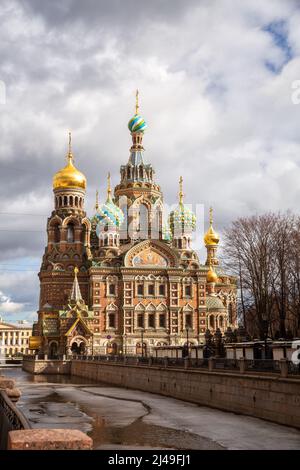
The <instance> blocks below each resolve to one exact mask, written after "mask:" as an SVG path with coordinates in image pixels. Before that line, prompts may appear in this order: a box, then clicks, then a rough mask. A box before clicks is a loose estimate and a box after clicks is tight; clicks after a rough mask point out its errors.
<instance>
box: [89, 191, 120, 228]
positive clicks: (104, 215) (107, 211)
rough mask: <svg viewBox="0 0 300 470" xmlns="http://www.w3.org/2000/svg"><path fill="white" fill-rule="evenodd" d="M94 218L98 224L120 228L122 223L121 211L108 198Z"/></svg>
mask: <svg viewBox="0 0 300 470" xmlns="http://www.w3.org/2000/svg"><path fill="white" fill-rule="evenodd" d="M95 218H96V219H97V221H98V223H99V222H100V223H103V224H109V225H110V224H113V225H115V226H116V227H120V225H121V224H122V223H123V221H124V214H123V212H122V210H121V209H120V208H119V207H118V206H116V204H114V202H113V201H112V199H111V198H108V199H107V200H106V202H105V203H104V204H102V205H101V206H100V207H99V209H98V211H97V212H96V214H95Z"/></svg>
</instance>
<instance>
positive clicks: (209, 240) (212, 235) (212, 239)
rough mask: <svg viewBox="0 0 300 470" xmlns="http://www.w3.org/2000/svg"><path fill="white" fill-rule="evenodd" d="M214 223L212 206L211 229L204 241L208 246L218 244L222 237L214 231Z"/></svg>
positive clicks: (210, 213) (210, 214)
mask: <svg viewBox="0 0 300 470" xmlns="http://www.w3.org/2000/svg"><path fill="white" fill-rule="evenodd" d="M212 224H213V210H212V207H211V208H210V210H209V229H208V230H207V232H206V234H205V235H204V243H205V245H206V246H210V245H218V243H219V241H220V237H219V235H218V234H217V232H215V231H214V229H213V226H212Z"/></svg>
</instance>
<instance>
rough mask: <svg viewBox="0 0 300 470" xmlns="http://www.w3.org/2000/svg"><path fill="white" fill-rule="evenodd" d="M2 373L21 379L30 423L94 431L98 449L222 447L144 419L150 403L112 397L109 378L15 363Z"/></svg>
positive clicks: (22, 400) (23, 408) (23, 407)
mask: <svg viewBox="0 0 300 470" xmlns="http://www.w3.org/2000/svg"><path fill="white" fill-rule="evenodd" d="M4 373H5V375H6V376H9V377H11V378H13V379H15V380H16V381H17V386H18V387H19V388H20V389H21V391H22V396H21V399H20V401H19V404H18V406H19V407H20V408H21V409H22V411H23V413H24V414H25V415H26V417H27V419H28V420H29V421H30V423H31V425H32V427H36V428H69V429H72V428H73V429H80V430H82V431H84V432H86V433H87V434H88V435H89V436H91V437H92V439H93V442H94V448H95V449H103V448H113V449H120V448H131V449H132V448H147V449H159V448H161V449H168V448H171V449H223V447H222V446H220V445H219V444H217V443H214V442H212V441H211V440H209V439H207V438H204V437H201V436H198V435H197V434H193V433H190V432H186V431H182V430H177V429H170V428H167V427H163V426H157V425H152V424H148V423H145V422H144V421H143V418H144V417H145V416H147V415H148V414H151V408H150V407H149V406H147V405H146V404H145V403H143V402H142V400H134V399H126V398H117V397H112V396H110V395H109V391H111V390H112V389H114V388H113V387H109V389H108V388H107V385H105V384H102V385H101V384H99V383H97V384H95V382H94V381H92V380H87V379H84V380H83V379H82V378H80V377H70V376H67V375H66V376H63V375H48V376H46V375H32V374H28V373H26V372H24V371H22V370H21V369H16V368H14V369H6V370H5V371H4ZM115 389H116V390H117V387H115ZM163 399H164V400H167V398H163Z"/></svg>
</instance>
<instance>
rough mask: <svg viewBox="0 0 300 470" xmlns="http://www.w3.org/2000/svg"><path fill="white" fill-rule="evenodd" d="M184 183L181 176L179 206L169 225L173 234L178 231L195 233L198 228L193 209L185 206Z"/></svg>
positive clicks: (171, 216)
mask: <svg viewBox="0 0 300 470" xmlns="http://www.w3.org/2000/svg"><path fill="white" fill-rule="evenodd" d="M182 181H183V179H182V176H181V177H180V180H179V187H180V191H179V205H178V207H177V208H176V209H175V210H174V211H172V212H171V213H170V215H169V224H170V228H171V231H172V233H174V231H176V229H177V230H178V229H180V230H190V231H194V230H195V228H196V216H195V214H194V213H193V212H192V211H191V209H189V208H188V207H186V206H185V205H184V204H183V191H182Z"/></svg>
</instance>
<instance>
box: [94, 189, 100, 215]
mask: <svg viewBox="0 0 300 470" xmlns="http://www.w3.org/2000/svg"><path fill="white" fill-rule="evenodd" d="M98 209H99V193H98V189H96V202H95V210H96V211H97V210H98Z"/></svg>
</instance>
